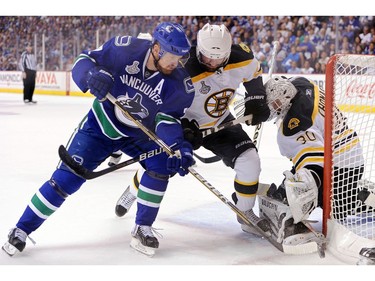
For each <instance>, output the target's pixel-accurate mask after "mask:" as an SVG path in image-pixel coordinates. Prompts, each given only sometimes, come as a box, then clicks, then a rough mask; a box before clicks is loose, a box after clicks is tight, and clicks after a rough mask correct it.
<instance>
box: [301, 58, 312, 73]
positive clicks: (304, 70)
mask: <svg viewBox="0 0 375 281" xmlns="http://www.w3.org/2000/svg"><path fill="white" fill-rule="evenodd" d="M313 72H314V68H312V67H311V66H310V62H309V61H308V60H305V63H304V64H303V68H301V72H300V73H302V74H311V73H313Z"/></svg>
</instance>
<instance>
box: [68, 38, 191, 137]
mask: <svg viewBox="0 0 375 281" xmlns="http://www.w3.org/2000/svg"><path fill="white" fill-rule="evenodd" d="M150 47H151V41H149V40H145V39H139V38H135V37H131V36H117V37H114V38H112V39H111V40H109V41H107V42H106V43H105V44H104V45H102V46H101V47H99V48H97V49H95V50H93V51H84V52H83V53H82V54H81V55H80V56H79V57H78V58H77V60H76V62H75V64H74V66H73V69H72V75H73V79H74V81H75V82H76V83H77V85H78V87H79V88H80V89H81V90H82V91H83V92H86V91H87V90H88V87H87V82H86V76H87V72H88V71H89V70H90V69H91V68H92V67H94V66H101V67H103V68H105V69H106V70H107V71H108V72H110V73H111V74H112V75H113V77H114V87H113V89H112V90H111V91H110V92H111V94H112V95H113V96H114V97H115V98H117V99H118V100H119V101H121V102H122V104H123V105H124V106H125V107H126V109H127V110H128V112H130V113H131V114H132V115H133V117H135V118H136V119H138V120H141V122H142V124H143V125H145V126H146V127H147V128H148V129H151V130H154V131H156V133H157V134H158V135H159V136H160V137H161V135H163V136H165V135H168V136H171V137H173V136H176V134H177V136H180V135H182V130H181V126H180V125H179V121H178V120H179V119H180V117H181V116H183V115H184V112H185V110H186V109H187V108H188V107H189V106H190V105H191V103H192V101H193V98H194V86H193V83H192V82H191V79H190V76H189V75H188V73H187V72H186V71H185V69H184V68H177V69H175V70H174V71H173V72H172V74H171V75H164V74H163V73H161V72H159V71H156V72H154V73H152V74H151V75H147V74H146V63H147V59H148V57H149V55H150ZM88 118H89V121H90V119H91V120H95V121H96V122H97V123H98V124H99V126H100V129H101V131H102V133H103V134H105V135H106V136H107V137H108V138H111V139H120V138H122V137H138V138H139V137H140V135H142V134H143V133H140V130H139V129H138V127H137V126H136V124H134V123H133V122H132V121H130V120H129V119H128V118H127V117H126V116H125V115H124V114H123V113H122V111H121V110H120V109H119V108H117V107H116V106H114V105H113V104H112V103H111V102H110V101H109V100H105V101H104V102H99V101H98V100H97V99H95V101H94V103H93V106H92V109H91V110H90V112H89V115H88ZM174 124H175V125H178V126H173V125H174ZM171 125H172V126H171ZM166 127H168V133H167V132H163V131H165V128H166ZM174 132H175V133H176V134H174ZM144 137H146V136H144ZM164 140H165V139H164ZM165 141H167V140H165ZM168 142H169V143H170V141H168Z"/></svg>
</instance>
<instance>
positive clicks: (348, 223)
mask: <svg viewBox="0 0 375 281" xmlns="http://www.w3.org/2000/svg"><path fill="white" fill-rule="evenodd" d="M324 126H325V133H324V183H323V222H322V225H323V233H324V234H325V235H326V236H327V239H328V248H329V250H331V251H332V252H333V253H334V254H338V255H339V257H340V256H341V257H350V258H358V257H359V251H360V250H361V249H362V248H363V247H375V211H374V208H372V207H370V206H367V205H366V204H365V203H363V202H362V201H360V200H359V199H358V192H359V191H360V190H362V189H364V188H365V189H367V190H369V191H371V192H375V56H370V55H355V54H337V55H334V56H332V57H331V58H330V60H329V62H328V63H327V67H326V85H325V124H324Z"/></svg>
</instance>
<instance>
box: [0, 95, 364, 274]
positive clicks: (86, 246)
mask: <svg viewBox="0 0 375 281" xmlns="http://www.w3.org/2000/svg"><path fill="white" fill-rule="evenodd" d="M35 99H36V100H37V101H38V104H37V105H25V104H24V103H23V101H22V96H21V95H18V94H4V93H0V130H1V137H0V179H1V183H0V238H1V241H0V243H1V244H3V243H4V242H5V241H6V239H7V235H8V232H9V229H10V228H12V227H14V226H15V224H16V222H17V221H18V218H19V217H20V215H21V214H22V212H23V211H24V209H25V207H26V205H27V204H28V202H29V200H30V199H31V197H32V196H33V195H34V193H35V192H36V191H37V190H38V189H39V187H40V186H41V185H42V184H43V183H44V182H45V181H46V180H48V179H49V177H50V176H51V174H52V172H53V171H54V169H55V166H56V164H57V163H58V161H59V157H58V153H57V149H58V147H59V145H61V144H64V145H65V144H66V142H67V141H68V139H69V137H70V135H71V133H72V132H73V129H74V128H75V127H76V126H77V125H78V123H79V122H80V120H81V119H82V118H83V116H84V115H85V114H86V113H87V112H88V110H89V108H90V106H91V103H92V99H91V98H83V97H69V96H64V97H63V96H45V95H35ZM246 130H248V131H249V133H250V136H252V134H253V127H246ZM198 153H199V154H200V155H202V156H211V154H210V153H209V152H207V151H205V150H201V149H200V150H199V151H198ZM259 153H260V157H261V160H262V173H261V182H264V183H271V182H277V183H279V182H280V181H281V180H282V178H283V176H282V172H283V171H284V170H286V169H289V168H290V165H291V163H290V162H289V161H288V160H287V159H284V158H282V157H281V156H280V155H279V151H278V147H277V144H276V127H275V125H274V124H272V123H268V124H266V125H265V126H264V130H263V134H262V137H261V145H260V151H259ZM125 159H126V158H125V157H124V156H123V158H122V160H125ZM137 165H138V164H134V165H132V166H129V167H126V168H124V169H121V170H118V171H115V172H113V173H111V174H108V175H106V176H103V177H100V178H97V179H93V180H90V181H87V182H86V184H84V185H83V186H82V188H81V189H80V190H79V191H78V192H77V193H75V194H74V195H72V196H70V197H69V198H68V199H67V201H66V202H65V203H64V205H63V206H62V207H61V208H60V209H59V210H58V211H57V212H56V213H54V214H53V215H52V216H51V217H50V218H49V219H48V220H47V221H46V222H45V223H44V224H43V225H42V226H41V227H40V228H39V229H38V230H37V231H36V232H34V233H32V234H31V235H30V236H31V237H32V238H33V239H34V240H35V241H36V245H33V244H32V243H31V241H30V240H27V246H26V248H25V250H24V251H23V252H22V253H21V254H19V255H15V256H13V257H12V258H11V257H9V256H8V255H6V254H5V253H4V252H3V251H0V252H1V253H0V270H4V269H5V270H8V271H9V272H10V273H12V272H14V273H15V272H16V271H15V269H16V268H18V267H13V266H12V265H35V266H33V267H27V268H28V271H27V272H30V273H32V272H34V273H35V274H38V273H37V272H38V270H39V269H40V267H38V266H37V265H55V266H56V265H65V266H69V267H68V268H71V266H72V265H87V266H89V267H84V268H85V272H86V273H85V274H90V272H91V273H92V272H96V270H98V269H97V266H96V265H106V266H105V267H101V269H107V270H108V271H110V272H112V273H114V272H117V273H118V274H119V275H120V276H119V277H115V278H118V279H122V280H128V279H129V278H130V277H127V276H126V274H125V272H126V271H127V270H135V271H137V272H141V271H142V268H141V267H139V265H141V266H151V267H145V268H147V269H150V268H151V269H152V271H153V272H155V275H158V274H160V272H163V271H168V272H175V273H176V274H178V275H180V277H181V278H182V277H184V276H183V275H185V274H186V276H188V275H187V274H193V272H195V270H196V269H197V266H200V265H202V266H204V267H198V268H199V270H203V269H204V270H205V271H207V272H208V273H209V274H210V275H214V274H220V276H221V277H225V276H227V277H225V279H229V278H232V277H234V275H237V274H238V273H241V274H240V275H241V276H242V277H240V278H245V279H244V280H247V279H248V280H250V279H253V278H254V276H252V274H253V273H254V272H255V273H256V274H261V275H263V274H264V273H265V274H266V275H265V276H266V277H267V280H268V277H271V276H272V274H276V276H279V274H280V273H281V275H285V274H287V275H291V277H290V278H288V279H294V278H293V276H292V275H295V274H297V275H299V274H300V273H299V272H300V270H301V268H304V269H306V268H307V269H308V271H306V272H305V273H304V275H306V274H307V275H308V274H309V273H308V272H310V270H312V271H311V272H313V274H314V275H315V274H317V272H316V271H318V270H326V269H327V267H325V266H323V265H331V266H334V265H345V264H346V262H345V261H344V260H341V259H337V258H335V257H334V256H333V255H332V254H331V253H330V252H329V251H327V252H326V257H325V258H320V257H319V255H318V254H317V253H314V254H309V255H303V256H292V255H286V254H283V253H282V252H280V251H279V250H277V249H276V248H275V247H274V246H272V245H271V244H270V243H269V242H268V241H267V240H264V239H261V238H257V237H255V236H251V235H250V234H247V233H244V232H242V230H241V228H240V226H239V224H238V223H237V220H236V215H235V213H234V212H233V211H232V210H231V209H230V208H229V207H227V206H226V205H225V204H224V203H223V202H221V201H220V200H219V199H218V198H217V197H216V196H215V195H214V194H213V193H211V191H209V190H208V189H207V188H206V187H205V186H204V185H202V184H201V183H200V182H199V181H197V180H196V179H195V178H194V177H193V176H191V175H187V176H186V177H183V178H182V177H178V176H176V177H174V178H172V179H171V181H170V185H169V187H168V191H167V193H166V195H165V197H164V200H163V202H162V205H161V209H160V212H159V216H158V218H157V220H156V222H155V223H154V227H155V228H158V229H159V230H158V232H160V233H161V234H162V235H163V238H159V242H160V247H159V249H158V251H157V252H156V255H155V256H154V257H152V258H149V257H146V256H144V255H142V254H140V253H138V252H135V251H134V250H133V249H132V248H130V247H129V242H130V238H131V236H130V232H131V229H132V228H133V225H134V215H135V211H136V208H135V206H133V208H132V209H131V210H130V213H129V214H127V215H126V216H125V217H123V218H118V217H116V215H115V213H114V207H115V204H116V201H117V199H118V198H119V196H120V195H121V194H122V192H123V191H124V189H125V188H126V187H127V185H128V184H129V182H130V180H131V178H132V176H133V175H134V172H135V171H136V169H137V167H138V166H137ZM106 167H107V163H103V164H102V165H101V166H100V167H99V169H103V168H106ZM195 169H196V171H198V172H199V173H200V174H201V175H202V176H203V177H204V178H205V179H206V180H207V181H208V182H209V183H211V184H212V185H213V186H214V187H215V188H216V189H218V190H219V191H220V192H221V193H222V194H224V195H225V196H226V197H227V198H230V195H231V193H232V192H233V176H234V173H233V171H232V170H231V169H229V168H227V167H225V166H224V165H223V164H222V163H221V162H220V163H213V164H203V163H201V162H199V161H198V160H197V166H196V167H195ZM312 217H313V218H314V219H317V220H319V221H320V222H321V211H320V210H316V211H315V212H314V213H313V215H312ZM314 227H315V228H316V229H318V230H319V229H320V228H321V224H320V223H317V224H315V225H314ZM113 265H121V267H113ZM154 265H158V267H153V266H154ZM230 265H231V266H230ZM234 265H239V266H237V267H236V266H234ZM258 265H259V266H258ZM260 265H267V266H270V269H271V270H270V271H269V272H266V271H268V270H269V268H268V267H261V266H260ZM278 265H289V266H285V267H280V266H278ZM294 265H306V266H312V265H317V266H318V267H297V271H296V267H292V266H294ZM164 266H168V268H166V267H164ZM229 266H230V267H229ZM50 268H51V267H47V269H48V270H50ZM52 268H55V267H52ZM58 268H60V267H58ZM330 268H331V267H330ZM334 268H336V267H334ZM358 268H360V269H361V270H360V271H359V270H358ZM367 268H369V267H366V269H365V267H359V266H349V267H344V266H342V267H340V268H339V269H338V268H336V270H337V269H338V270H339V271H340V272H341V273H344V274H345V272H348V273H349V272H351V273H353V271H354V273H355V275H354V276H356V277H358V276H361V274H364V273H365V272H366V271H368V269H367ZM22 269H24V267H23V266H22V267H20V271H19V272H18V273H21V271H22ZM74 269H75V270H76V267H74ZM43 270H44V269H43ZM227 270H229V273H228V271H227ZM259 271H261V272H263V273H259ZM271 271H272V272H273V273H272V272H271ZM356 271H358V272H357V273H358V274H357V273H356ZM105 272H106V270H103V272H102V271H99V272H98V273H97V275H96V276H99V277H100V276H102V277H103V278H106V276H107V275H106V274H105ZM158 272H159V273H158ZM288 272H289V273H288ZM28 274H29V273H28ZM55 274H57V275H59V273H56V272H54V273H53V275H55ZM171 274H172V273H171ZM269 274H270V275H269ZM86 276H89V275H86ZM156 277H157V276H155V278H156ZM150 278H152V279H155V278H153V277H150ZM300 278H303V279H305V278H304V277H301V276H300ZM300 278H298V279H300ZM318 278H323V276H320V277H318ZM141 279H142V280H145V279H143V278H141ZM164 279H165V278H164ZM257 279H258V278H257ZM184 280H185V279H184Z"/></svg>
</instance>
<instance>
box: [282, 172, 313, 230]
mask: <svg viewBox="0 0 375 281" xmlns="http://www.w3.org/2000/svg"><path fill="white" fill-rule="evenodd" d="M313 173H315V172H314V171H312V170H308V169H305V168H301V169H299V170H298V171H297V172H296V173H295V174H294V175H293V174H292V173H291V172H290V171H285V172H284V176H285V181H284V185H285V191H286V197H287V200H288V204H289V207H290V211H291V213H292V216H293V219H294V223H298V222H300V221H304V220H307V219H308V218H309V215H310V214H311V212H312V211H313V210H314V209H315V208H316V206H317V205H318V186H317V184H316V181H315V178H314V176H313ZM316 178H318V177H317V176H316ZM319 185H320V184H319Z"/></svg>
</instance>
